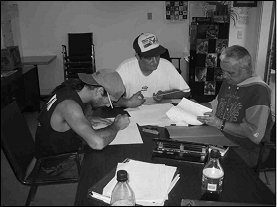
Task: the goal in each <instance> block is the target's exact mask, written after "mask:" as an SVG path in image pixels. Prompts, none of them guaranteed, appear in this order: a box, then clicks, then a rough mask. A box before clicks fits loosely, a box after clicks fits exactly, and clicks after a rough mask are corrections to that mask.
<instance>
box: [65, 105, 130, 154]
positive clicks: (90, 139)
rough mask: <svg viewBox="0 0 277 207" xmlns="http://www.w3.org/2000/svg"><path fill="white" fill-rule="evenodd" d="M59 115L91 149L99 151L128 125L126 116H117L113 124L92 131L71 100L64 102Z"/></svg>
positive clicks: (80, 110)
mask: <svg viewBox="0 0 277 207" xmlns="http://www.w3.org/2000/svg"><path fill="white" fill-rule="evenodd" d="M61 110H62V111H61V113H62V116H63V118H64V120H65V121H66V122H67V123H68V125H69V126H70V127H71V128H72V130H73V131H75V132H76V133H77V134H78V135H79V136H81V137H82V138H83V139H84V140H85V141H86V142H87V144H88V145H89V146H90V147H91V148H92V149H97V150H101V149H103V148H104V147H105V146H107V145H108V144H109V143H111V142H112V141H113V139H114V138H115V136H116V134H117V132H118V131H119V130H121V129H124V128H126V127H127V126H128V125H129V118H128V116H127V115H125V116H124V115H119V116H117V117H116V118H115V120H114V122H113V123H112V124H111V125H109V126H107V127H105V128H103V129H99V130H94V129H93V128H92V127H91V123H90V122H89V121H88V120H87V118H86V117H85V115H84V113H83V111H82V108H81V106H80V105H79V104H77V103H76V102H74V101H72V100H67V101H64V103H63V106H62V107H61Z"/></svg>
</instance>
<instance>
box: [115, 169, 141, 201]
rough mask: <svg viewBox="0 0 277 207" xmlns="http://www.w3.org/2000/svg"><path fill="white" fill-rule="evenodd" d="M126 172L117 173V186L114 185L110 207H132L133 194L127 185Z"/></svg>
mask: <svg viewBox="0 0 277 207" xmlns="http://www.w3.org/2000/svg"><path fill="white" fill-rule="evenodd" d="M127 175H128V174H127V171H126V170H119V171H117V184H116V185H115V187H114V189H113V191H112V196H111V206H134V205H135V204H136V202H135V194H134V192H133V190H132V189H131V187H130V186H129V184H128V177H127Z"/></svg>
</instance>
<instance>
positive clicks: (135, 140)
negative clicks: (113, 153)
mask: <svg viewBox="0 0 277 207" xmlns="http://www.w3.org/2000/svg"><path fill="white" fill-rule="evenodd" d="M108 119H109V120H111V121H113V120H114V118H108ZM106 126H107V124H105V123H102V124H98V125H97V126H94V127H93V128H94V129H101V128H104V127H106ZM119 144H143V141H142V138H141V135H140V132H139V129H138V126H137V124H136V122H134V121H132V120H131V119H130V124H129V126H128V127H126V128H125V129H123V130H119V131H118V133H117V135H116V137H115V138H114V140H113V141H112V142H111V143H110V144H109V145H119Z"/></svg>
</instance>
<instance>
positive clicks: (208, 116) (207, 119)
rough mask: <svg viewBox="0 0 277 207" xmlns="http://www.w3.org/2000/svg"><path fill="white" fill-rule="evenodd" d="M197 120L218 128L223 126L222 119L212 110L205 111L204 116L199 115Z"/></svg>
mask: <svg viewBox="0 0 277 207" xmlns="http://www.w3.org/2000/svg"><path fill="white" fill-rule="evenodd" d="M197 120H198V121H200V122H202V123H204V124H207V125H209V126H214V127H216V128H218V129H220V128H221V126H222V120H221V119H219V118H217V117H216V116H215V115H214V114H213V113H212V112H205V113H204V116H197Z"/></svg>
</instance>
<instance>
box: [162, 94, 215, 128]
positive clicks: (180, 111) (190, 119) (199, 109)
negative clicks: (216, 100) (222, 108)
mask: <svg viewBox="0 0 277 207" xmlns="http://www.w3.org/2000/svg"><path fill="white" fill-rule="evenodd" d="M211 111H212V109H210V108H208V107H206V106H203V105H201V104H198V103H195V102H193V101H190V100H188V99H186V98H183V99H182V101H180V103H179V104H178V105H177V106H173V107H172V108H171V109H170V110H169V111H167V112H166V115H167V116H168V118H169V119H171V120H172V121H174V122H176V125H179V126H188V125H189V124H190V125H202V124H203V123H201V122H200V121H198V120H197V116H203V115H204V113H205V112H211Z"/></svg>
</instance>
